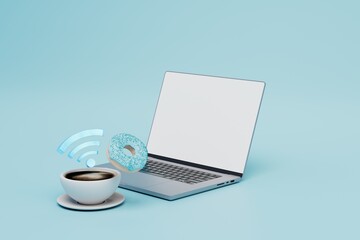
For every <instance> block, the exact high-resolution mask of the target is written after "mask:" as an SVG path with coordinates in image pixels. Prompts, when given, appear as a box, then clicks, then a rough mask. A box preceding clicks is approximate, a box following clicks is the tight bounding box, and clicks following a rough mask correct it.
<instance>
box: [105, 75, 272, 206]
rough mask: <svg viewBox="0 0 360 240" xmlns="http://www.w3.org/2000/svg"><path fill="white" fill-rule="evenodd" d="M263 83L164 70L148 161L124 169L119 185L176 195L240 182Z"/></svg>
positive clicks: (166, 196)
mask: <svg viewBox="0 0 360 240" xmlns="http://www.w3.org/2000/svg"><path fill="white" fill-rule="evenodd" d="M264 87H265V83H264V82H260V81H249V80H240V79H230V78H222V77H213V76H203V75H194V74H187V73H178V72H166V74H165V78H164V81H163V85H162V88H161V92H160V96H159V100H158V103H157V108H156V112H155V116H154V119H153V123H152V127H151V132H150V136H149V139H148V143H147V148H148V152H149V158H148V162H147V164H146V166H145V167H144V169H142V170H141V171H140V172H137V173H122V179H121V183H120V185H119V186H120V187H122V188H126V189H130V190H133V191H137V192H140V193H145V194H148V195H152V196H155V197H159V198H163V199H167V200H175V199H178V198H182V197H186V196H189V195H193V194H196V193H200V192H204V191H207V190H211V189H215V188H219V187H223V186H226V185H229V184H233V183H237V182H239V181H240V179H241V177H242V176H243V172H244V168H245V164H246V160H247V158H248V155H249V150H250V144H251V140H252V137H253V133H254V128H255V124H256V120H257V116H258V112H259V108H260V104H261V100H262V96H263V92H264ZM101 166H102V167H111V168H113V167H112V165H111V164H103V165H101Z"/></svg>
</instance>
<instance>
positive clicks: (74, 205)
mask: <svg viewBox="0 0 360 240" xmlns="http://www.w3.org/2000/svg"><path fill="white" fill-rule="evenodd" d="M56 201H57V203H58V204H59V205H60V206H62V207H64V208H69V209H74V210H81V211H93V210H102V209H107V208H112V207H115V206H118V205H120V204H121V203H123V202H124V201H125V197H124V196H123V195H121V194H120V193H117V192H116V193H114V194H113V195H112V196H111V197H109V198H108V199H106V200H105V202H103V203H100V204H96V205H85V204H80V203H78V202H76V201H75V200H74V199H72V198H71V197H69V195H67V194H63V195H61V196H60V197H58V198H57V200H56Z"/></svg>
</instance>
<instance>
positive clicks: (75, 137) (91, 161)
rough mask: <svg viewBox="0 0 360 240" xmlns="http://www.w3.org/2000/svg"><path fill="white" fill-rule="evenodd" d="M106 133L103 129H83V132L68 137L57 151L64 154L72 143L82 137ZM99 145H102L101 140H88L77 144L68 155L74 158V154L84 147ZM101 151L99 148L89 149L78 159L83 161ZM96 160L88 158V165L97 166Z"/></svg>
mask: <svg viewBox="0 0 360 240" xmlns="http://www.w3.org/2000/svg"><path fill="white" fill-rule="evenodd" d="M103 134H104V131H103V130H102V129H89V130H85V131H82V132H79V133H76V134H74V135H72V136H70V137H68V138H67V139H66V140H65V141H64V142H63V143H62V144H61V145H60V146H59V147H58V149H57V151H58V152H59V153H60V154H63V153H65V152H66V150H67V149H68V148H69V146H70V145H72V144H73V143H74V142H76V141H78V140H80V139H83V138H86V137H92V136H103ZM94 146H96V147H98V146H100V142H99V141H88V142H84V143H81V144H79V145H77V146H76V147H75V148H74V149H72V150H71V151H70V152H69V154H68V157H69V158H71V159H73V158H74V156H75V155H76V154H77V153H78V152H80V151H81V150H83V149H84V148H87V147H94ZM98 153H99V151H97V150H93V151H87V152H84V153H83V154H81V155H80V156H79V157H78V158H77V161H78V162H81V161H83V160H84V159H86V158H88V156H91V155H97V154H98ZM95 163H96V162H95V160H94V159H93V158H88V159H87V161H86V166H87V167H89V168H91V167H93V166H95Z"/></svg>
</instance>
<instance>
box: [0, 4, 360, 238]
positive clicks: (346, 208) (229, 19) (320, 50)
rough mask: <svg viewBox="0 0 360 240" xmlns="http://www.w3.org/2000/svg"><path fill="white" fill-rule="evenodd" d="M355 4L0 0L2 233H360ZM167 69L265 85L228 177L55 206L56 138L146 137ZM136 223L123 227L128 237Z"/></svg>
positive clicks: (62, 160)
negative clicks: (231, 180) (245, 155)
mask: <svg viewBox="0 0 360 240" xmlns="http://www.w3.org/2000/svg"><path fill="white" fill-rule="evenodd" d="M359 8H360V4H359V3H358V1H313V0H312V1H277V0H274V1H176V2H170V1H162V2H160V1H142V2H141V1H57V2H55V1H4V0H3V1H1V2H0V83H1V84H0V109H1V110H0V113H1V117H0V123H1V124H0V133H1V140H0V149H1V174H0V184H1V185H0V186H1V192H2V193H1V208H0V219H1V223H0V228H1V231H0V238H1V239H21V238H23V239H75V237H79V239H106V238H108V239H132V238H134V239H155V236H157V238H156V239H225V238H230V237H236V239H359V238H360V234H359V229H358V224H359V214H360V210H359V209H360V208H359V202H360V194H359V183H360V181H359V175H358V170H359V168H360V161H359V159H360V158H359V155H360V152H359V149H360V148H359V134H360V128H359V122H360V113H359V109H360V108H359V104H360V96H359V95H360V94H359V93H358V91H359V87H360V83H359V77H360V74H359V63H360V61H359V55H360V45H359V42H360V31H359V26H360V15H359ZM167 70H172V71H182V72H191V73H198V74H207V75H218V76H226V77H235V78H247V79H256V80H263V81H266V83H267V88H266V91H265V95H264V99H263V104H262V109H261V112H260V115H259V120H258V125H257V129H256V132H255V137H254V141H253V146H252V149H251V155H250V158H249V162H248V165H247V169H246V171H245V174H244V179H243V181H242V182H241V183H239V184H236V185H233V186H229V187H226V188H222V189H218V190H215V191H210V192H207V193H204V194H199V195H196V196H193V197H189V198H185V199H182V200H178V201H175V202H167V201H164V200H160V199H156V198H152V197H149V196H145V195H141V194H137V193H133V192H130V191H125V190H122V189H119V190H118V191H119V192H121V193H123V194H124V195H125V196H126V202H125V203H124V204H123V205H122V206H120V207H118V208H114V209H111V210H107V211H98V212H76V211H68V210H65V209H63V208H60V207H59V206H58V205H57V204H56V198H57V197H58V196H59V195H60V194H62V193H63V189H62V187H61V185H60V182H59V174H60V173H61V172H63V171H65V170H68V169H72V168H78V167H83V166H84V165H82V164H78V163H77V162H75V161H72V160H69V159H67V158H66V157H64V156H60V155H59V154H57V152H56V148H57V146H58V145H59V144H60V143H61V141H62V140H64V138H66V137H67V136H69V135H71V134H73V133H75V132H78V131H81V130H84V129H89V128H103V129H104V131H105V136H104V137H103V139H102V143H103V145H102V147H101V148H100V155H99V158H97V162H98V163H103V162H105V161H106V160H105V152H104V150H105V147H106V144H107V143H108V141H109V139H110V137H111V136H112V135H114V134H116V133H119V132H129V133H132V134H134V135H136V136H138V137H139V138H141V139H142V140H143V141H145V142H146V141H147V138H148V134H149V130H150V126H151V121H152V117H153V114H154V110H155V106H156V101H157V97H158V94H159V90H160V86H161V82H162V79H163V75H164V72H165V71H167ZM133 232H134V233H133Z"/></svg>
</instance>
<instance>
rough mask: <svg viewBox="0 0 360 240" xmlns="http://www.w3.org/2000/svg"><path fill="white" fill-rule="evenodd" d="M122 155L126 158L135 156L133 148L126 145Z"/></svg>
mask: <svg viewBox="0 0 360 240" xmlns="http://www.w3.org/2000/svg"><path fill="white" fill-rule="evenodd" d="M124 153H125V154H126V155H128V156H135V154H136V152H135V148H133V147H132V146H130V145H126V146H124Z"/></svg>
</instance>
